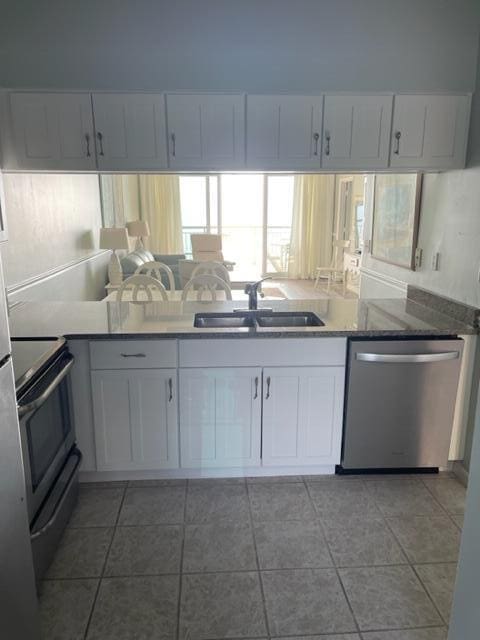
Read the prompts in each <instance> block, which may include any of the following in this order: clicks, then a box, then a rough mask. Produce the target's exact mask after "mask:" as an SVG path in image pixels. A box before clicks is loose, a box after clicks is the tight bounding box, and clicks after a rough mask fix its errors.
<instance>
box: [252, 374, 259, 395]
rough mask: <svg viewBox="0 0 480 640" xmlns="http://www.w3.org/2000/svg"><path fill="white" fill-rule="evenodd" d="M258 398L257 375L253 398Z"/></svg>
mask: <svg viewBox="0 0 480 640" xmlns="http://www.w3.org/2000/svg"><path fill="white" fill-rule="evenodd" d="M257 398H258V376H256V377H255V395H254V396H253V399H254V400H256V399H257Z"/></svg>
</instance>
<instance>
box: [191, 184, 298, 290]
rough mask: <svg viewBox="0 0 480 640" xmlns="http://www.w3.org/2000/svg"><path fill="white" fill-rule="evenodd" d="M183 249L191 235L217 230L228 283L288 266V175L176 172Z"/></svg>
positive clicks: (290, 191)
mask: <svg viewBox="0 0 480 640" xmlns="http://www.w3.org/2000/svg"><path fill="white" fill-rule="evenodd" d="M179 179H180V200H181V208H182V226H183V239H184V249H185V253H186V254H187V257H191V242H190V234H191V233H199V232H200V233H201V232H205V233H220V234H221V235H222V241H223V255H224V258H225V260H228V261H232V262H235V268H234V271H233V273H232V280H234V281H237V282H238V281H248V280H254V279H256V278H260V277H262V276H263V275H266V274H268V275H285V274H286V273H287V270H288V258H289V247H290V234H291V227H292V212H293V186H294V177H293V176H291V175H267V174H249V175H237V174H220V175H210V176H180V178H179Z"/></svg>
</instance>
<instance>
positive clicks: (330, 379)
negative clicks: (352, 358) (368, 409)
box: [262, 367, 345, 466]
mask: <svg viewBox="0 0 480 640" xmlns="http://www.w3.org/2000/svg"><path fill="white" fill-rule="evenodd" d="M344 379H345V368H344V367H272V368H266V369H264V370H263V439H262V464H263V465H264V466H288V465H295V466H307V465H334V464H339V463H340V446H341V439H342V416H343V394H344Z"/></svg>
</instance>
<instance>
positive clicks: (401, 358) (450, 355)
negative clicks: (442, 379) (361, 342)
mask: <svg viewBox="0 0 480 640" xmlns="http://www.w3.org/2000/svg"><path fill="white" fill-rule="evenodd" d="M459 357H460V352H459V351H440V352H438V353H357V354H356V355H355V359H356V360H360V362H384V363H390V364H398V363H409V364H412V363H413V364H421V363H424V362H444V361H445V360H457V359H458V358H459Z"/></svg>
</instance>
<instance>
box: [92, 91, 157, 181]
mask: <svg viewBox="0 0 480 640" xmlns="http://www.w3.org/2000/svg"><path fill="white" fill-rule="evenodd" d="M93 112H94V116H95V131H96V140H95V142H96V149H97V161H98V168H99V169H103V170H112V171H117V170H131V171H142V170H155V169H158V170H162V169H166V168H167V144H166V130H165V101H164V96H163V95H162V94H151V93H150V94H149V93H138V94H137V93H94V94H93Z"/></svg>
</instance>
